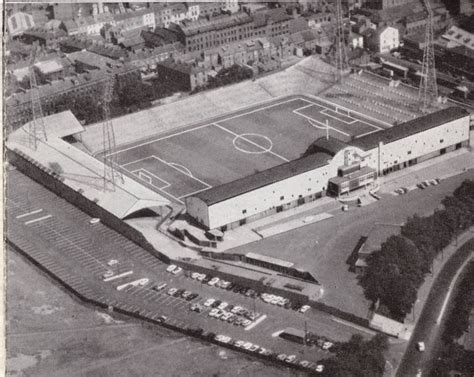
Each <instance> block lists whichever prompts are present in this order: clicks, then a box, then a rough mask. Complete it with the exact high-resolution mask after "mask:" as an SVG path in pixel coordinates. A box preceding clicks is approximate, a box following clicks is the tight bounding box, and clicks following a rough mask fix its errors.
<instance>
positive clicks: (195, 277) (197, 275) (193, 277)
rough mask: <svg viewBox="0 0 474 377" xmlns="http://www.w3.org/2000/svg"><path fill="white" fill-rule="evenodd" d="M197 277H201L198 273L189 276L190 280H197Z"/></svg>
mask: <svg viewBox="0 0 474 377" xmlns="http://www.w3.org/2000/svg"><path fill="white" fill-rule="evenodd" d="M199 275H201V274H200V273H199V272H193V273H192V274H191V278H192V279H197V278H198V277H199Z"/></svg>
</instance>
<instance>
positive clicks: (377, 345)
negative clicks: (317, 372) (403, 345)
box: [321, 334, 388, 377]
mask: <svg viewBox="0 0 474 377" xmlns="http://www.w3.org/2000/svg"><path fill="white" fill-rule="evenodd" d="M387 348H388V339H387V336H386V335H384V334H377V335H375V336H374V337H373V338H372V339H371V340H368V341H366V340H364V339H363V338H362V336H361V335H353V336H352V337H351V339H350V340H349V341H348V342H347V343H340V344H337V345H336V346H335V347H334V352H335V356H334V357H332V358H330V359H325V360H321V363H322V364H323V365H324V371H323V375H324V376H330V377H379V376H383V373H384V370H385V358H384V356H383V354H384V352H385V351H386V350H387Z"/></svg>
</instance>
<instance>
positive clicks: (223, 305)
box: [218, 302, 229, 310]
mask: <svg viewBox="0 0 474 377" xmlns="http://www.w3.org/2000/svg"><path fill="white" fill-rule="evenodd" d="M228 306H229V304H228V303H227V302H223V303H221V304H220V305H219V306H218V308H219V309H220V310H224V309H225V308H227V307H228Z"/></svg>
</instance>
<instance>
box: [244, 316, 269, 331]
mask: <svg viewBox="0 0 474 377" xmlns="http://www.w3.org/2000/svg"><path fill="white" fill-rule="evenodd" d="M265 318H267V315H266V314H264V315H262V316H261V317H260V318H259V319H257V320H256V321H255V322H254V323H252V324H250V325H248V326H247V327H246V328H245V331H249V330H252V329H253V328H254V327H255V326H257V325H258V324H259V323H260V322H262V321H264V320H265Z"/></svg>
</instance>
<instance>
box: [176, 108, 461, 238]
mask: <svg viewBox="0 0 474 377" xmlns="http://www.w3.org/2000/svg"><path fill="white" fill-rule="evenodd" d="M469 123H470V117H469V113H468V112H467V111H466V110H464V109H461V108H458V107H450V108H447V109H443V110H440V111H438V112H435V113H432V114H429V115H426V116H423V117H421V118H418V119H414V120H411V121H409V122H406V123H403V124H400V125H397V126H394V127H392V128H390V129H386V130H380V131H377V132H374V133H372V134H369V135H366V136H363V137H361V138H356V139H354V140H353V141H352V142H350V143H349V144H346V143H343V142H341V141H338V140H335V139H330V140H326V139H324V138H323V139H319V140H317V141H316V142H315V143H313V145H311V146H310V148H309V149H308V151H309V152H310V153H309V154H307V155H305V156H304V157H302V158H299V159H297V160H294V161H290V162H287V163H284V164H282V165H278V166H275V167H273V168H270V169H268V170H265V171H262V172H259V173H257V174H254V175H251V176H247V177H244V178H241V179H238V180H236V181H233V182H229V183H226V184H223V185H220V186H217V187H213V188H210V189H208V190H205V191H202V192H199V193H197V194H195V195H192V196H189V197H187V198H186V199H185V201H186V209H187V213H188V214H189V215H190V216H191V217H192V218H194V219H195V220H196V221H197V222H198V223H199V224H201V225H202V226H203V227H204V228H206V229H216V228H219V229H220V230H222V231H225V230H227V229H231V228H235V227H237V226H241V225H244V224H246V223H248V222H251V221H253V220H256V219H259V218H262V217H264V216H268V215H271V214H274V213H278V212H281V211H284V210H286V209H289V208H293V207H296V206H299V205H302V204H304V203H307V202H310V201H313V200H316V199H318V198H321V197H322V196H324V195H326V191H327V192H328V193H330V194H333V195H336V196H339V195H343V194H347V193H349V192H351V191H353V190H356V189H358V188H361V187H365V186H367V185H369V184H371V183H373V182H374V181H375V179H376V178H377V176H379V175H385V174H389V173H390V172H393V171H397V170H400V169H402V168H405V167H408V166H411V165H414V164H416V163H419V162H421V161H424V160H427V159H429V158H433V157H436V156H439V155H443V154H445V153H448V152H450V151H453V150H456V149H459V148H461V147H466V146H468V145H469Z"/></svg>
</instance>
